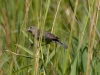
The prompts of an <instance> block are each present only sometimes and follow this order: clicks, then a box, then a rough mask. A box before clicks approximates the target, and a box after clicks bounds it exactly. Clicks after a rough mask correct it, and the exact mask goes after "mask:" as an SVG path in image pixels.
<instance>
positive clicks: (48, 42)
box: [41, 42, 50, 46]
mask: <svg viewBox="0 0 100 75" xmlns="http://www.w3.org/2000/svg"><path fill="white" fill-rule="evenodd" d="M49 43H50V42H46V43H45V44H42V45H41V46H44V45H47V44H49Z"/></svg>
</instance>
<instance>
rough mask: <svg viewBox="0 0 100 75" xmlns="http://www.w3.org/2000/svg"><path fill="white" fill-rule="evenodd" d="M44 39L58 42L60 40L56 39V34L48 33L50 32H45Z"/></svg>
mask: <svg viewBox="0 0 100 75" xmlns="http://www.w3.org/2000/svg"><path fill="white" fill-rule="evenodd" d="M44 37H45V38H46V39H48V40H57V39H59V38H58V37H56V36H55V35H54V34H52V33H50V32H48V31H45V32H44Z"/></svg>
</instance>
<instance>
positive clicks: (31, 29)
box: [27, 26, 35, 33]
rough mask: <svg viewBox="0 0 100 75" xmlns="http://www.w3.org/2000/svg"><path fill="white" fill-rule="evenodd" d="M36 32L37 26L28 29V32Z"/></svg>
mask: <svg viewBox="0 0 100 75" xmlns="http://www.w3.org/2000/svg"><path fill="white" fill-rule="evenodd" d="M34 31H35V26H30V27H29V28H28V29H27V32H30V33H32V32H34Z"/></svg>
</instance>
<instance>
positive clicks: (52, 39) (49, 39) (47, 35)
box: [26, 26, 67, 49]
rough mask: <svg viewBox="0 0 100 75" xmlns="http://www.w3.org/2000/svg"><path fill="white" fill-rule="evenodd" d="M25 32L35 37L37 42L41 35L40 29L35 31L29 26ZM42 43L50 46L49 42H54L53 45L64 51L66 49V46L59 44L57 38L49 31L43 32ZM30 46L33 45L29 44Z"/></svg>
mask: <svg viewBox="0 0 100 75" xmlns="http://www.w3.org/2000/svg"><path fill="white" fill-rule="evenodd" d="M26 31H27V32H29V33H31V34H32V35H33V37H35V36H36V39H37V40H38V41H39V39H40V37H41V34H42V31H41V30H40V29H37V28H36V27H35V26H30V27H29V28H28V29H27V30H26ZM42 41H44V42H45V44H50V43H51V42H54V43H56V44H58V45H60V46H62V47H63V48H64V49H67V45H65V44H63V43H62V42H60V40H59V38H58V37H57V36H55V35H54V34H52V33H51V32H49V31H44V32H43V34H42ZM32 45H33V44H31V46H32Z"/></svg>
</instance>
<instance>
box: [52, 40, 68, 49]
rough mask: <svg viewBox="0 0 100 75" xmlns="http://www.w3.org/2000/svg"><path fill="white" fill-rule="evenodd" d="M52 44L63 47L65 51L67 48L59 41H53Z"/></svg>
mask: <svg viewBox="0 0 100 75" xmlns="http://www.w3.org/2000/svg"><path fill="white" fill-rule="evenodd" d="M53 42H55V43H57V44H59V45H60V46H62V47H64V48H65V49H67V48H68V47H67V45H65V44H63V43H61V42H60V41H53Z"/></svg>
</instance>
